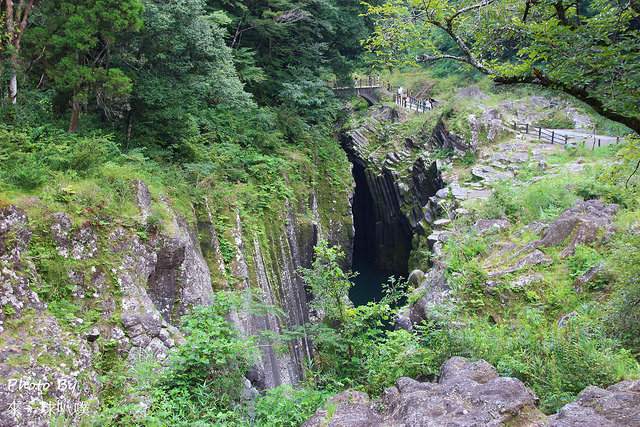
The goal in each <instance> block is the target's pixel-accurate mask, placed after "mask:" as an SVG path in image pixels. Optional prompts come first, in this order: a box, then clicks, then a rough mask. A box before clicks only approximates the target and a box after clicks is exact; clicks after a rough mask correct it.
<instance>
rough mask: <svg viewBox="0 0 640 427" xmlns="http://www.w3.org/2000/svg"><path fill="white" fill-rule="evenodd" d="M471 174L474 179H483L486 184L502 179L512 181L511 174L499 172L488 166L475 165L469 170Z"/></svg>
mask: <svg viewBox="0 0 640 427" xmlns="http://www.w3.org/2000/svg"><path fill="white" fill-rule="evenodd" d="M471 174H472V175H473V176H475V177H476V178H480V179H484V180H485V181H486V182H488V183H492V182H495V181H499V180H503V179H513V173H511V172H509V171H499V170H496V169H495V168H493V167H491V166H488V165H477V166H474V167H473V168H472V169H471Z"/></svg>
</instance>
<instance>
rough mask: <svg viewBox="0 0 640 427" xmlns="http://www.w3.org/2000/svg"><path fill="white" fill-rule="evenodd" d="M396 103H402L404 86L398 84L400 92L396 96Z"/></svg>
mask: <svg viewBox="0 0 640 427" xmlns="http://www.w3.org/2000/svg"><path fill="white" fill-rule="evenodd" d="M396 104H398V105H402V86H400V85H398V93H397V96H396Z"/></svg>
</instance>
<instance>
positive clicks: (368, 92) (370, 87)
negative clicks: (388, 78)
mask: <svg viewBox="0 0 640 427" xmlns="http://www.w3.org/2000/svg"><path fill="white" fill-rule="evenodd" d="M327 85H328V86H329V87H330V88H331V89H333V92H334V93H335V94H336V95H338V96H340V95H348V94H352V93H355V94H356V95H358V96H360V97H362V98H364V100H365V101H367V102H368V103H369V105H374V104H377V103H378V102H379V100H378V93H377V92H378V89H380V88H381V87H382V86H381V85H380V77H364V78H362V79H355V80H354V81H353V86H345V85H344V84H339V83H338V82H329V83H327Z"/></svg>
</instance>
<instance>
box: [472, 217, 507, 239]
mask: <svg viewBox="0 0 640 427" xmlns="http://www.w3.org/2000/svg"><path fill="white" fill-rule="evenodd" d="M509 224H510V223H509V220H508V219H506V218H502V219H479V220H478V221H476V223H475V224H474V225H473V227H472V228H474V229H475V230H477V231H478V234H479V235H481V236H486V235H487V234H493V233H496V232H497V233H499V232H501V231H503V230H506V229H507V228H509Z"/></svg>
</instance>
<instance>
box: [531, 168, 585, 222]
mask: <svg viewBox="0 0 640 427" xmlns="http://www.w3.org/2000/svg"><path fill="white" fill-rule="evenodd" d="M564 184H565V183H564V182H562V181H560V180H557V179H546V180H542V181H540V182H537V183H535V184H532V185H530V186H528V187H526V188H525V189H524V191H523V195H522V205H523V209H524V218H523V219H524V220H525V221H527V222H529V221H533V220H536V219H543V220H549V219H553V218H555V217H556V216H558V215H559V214H560V212H562V211H563V210H564V209H567V208H569V207H570V206H571V205H572V204H573V202H574V200H575V199H576V197H575V195H574V194H573V193H571V191H569V190H568V189H567V187H566V185H564Z"/></svg>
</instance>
